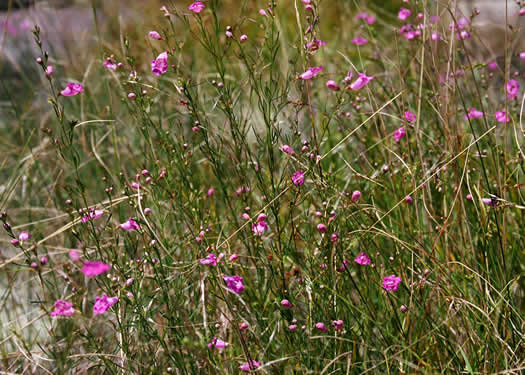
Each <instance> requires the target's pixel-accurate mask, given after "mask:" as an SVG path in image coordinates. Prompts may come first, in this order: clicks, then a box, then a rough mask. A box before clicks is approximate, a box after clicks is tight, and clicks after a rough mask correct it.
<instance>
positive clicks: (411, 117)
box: [405, 111, 416, 122]
mask: <svg viewBox="0 0 525 375" xmlns="http://www.w3.org/2000/svg"><path fill="white" fill-rule="evenodd" d="M405 120H407V121H408V122H414V121H416V114H415V113H412V112H410V111H407V112H405Z"/></svg>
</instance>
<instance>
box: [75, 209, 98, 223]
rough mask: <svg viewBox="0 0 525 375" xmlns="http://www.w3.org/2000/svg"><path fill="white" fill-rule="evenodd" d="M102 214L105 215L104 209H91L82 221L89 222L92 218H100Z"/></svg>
mask: <svg viewBox="0 0 525 375" xmlns="http://www.w3.org/2000/svg"><path fill="white" fill-rule="evenodd" d="M102 215H104V210H93V209H91V210H90V211H89V213H88V214H87V215H84V216H82V218H81V219H80V221H82V222H83V223H87V222H88V221H90V220H94V219H98V218H99V217H101V216H102Z"/></svg>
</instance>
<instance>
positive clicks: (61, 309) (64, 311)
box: [51, 299, 75, 316]
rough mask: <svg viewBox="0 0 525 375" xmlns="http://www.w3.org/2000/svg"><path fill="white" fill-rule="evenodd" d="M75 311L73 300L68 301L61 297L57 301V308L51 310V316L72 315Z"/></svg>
mask: <svg viewBox="0 0 525 375" xmlns="http://www.w3.org/2000/svg"><path fill="white" fill-rule="evenodd" d="M74 313H75V309H74V307H73V304H72V303H71V302H66V301H62V300H61V299H59V300H57V301H56V302H55V310H54V311H52V312H51V316H58V315H62V316H71V315H73V314H74Z"/></svg>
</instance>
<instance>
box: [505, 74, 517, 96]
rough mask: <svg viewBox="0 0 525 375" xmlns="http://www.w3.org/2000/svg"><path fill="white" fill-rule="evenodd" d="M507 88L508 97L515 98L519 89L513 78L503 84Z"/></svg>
mask: <svg viewBox="0 0 525 375" xmlns="http://www.w3.org/2000/svg"><path fill="white" fill-rule="evenodd" d="M505 88H506V89H507V96H508V98H509V99H515V98H516V97H517V96H518V93H519V91H520V84H519V82H518V81H516V80H515V79H511V80H509V81H508V82H507V84H506V85H505Z"/></svg>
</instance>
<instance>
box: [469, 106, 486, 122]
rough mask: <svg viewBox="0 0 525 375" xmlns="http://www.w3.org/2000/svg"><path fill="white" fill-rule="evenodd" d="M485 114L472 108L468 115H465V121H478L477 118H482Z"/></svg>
mask: <svg viewBox="0 0 525 375" xmlns="http://www.w3.org/2000/svg"><path fill="white" fill-rule="evenodd" d="M482 117H483V112H481V111H478V110H477V109H476V108H471V109H470V110H469V111H468V113H467V114H466V115H465V119H471V120H473V119H476V118H482Z"/></svg>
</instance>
